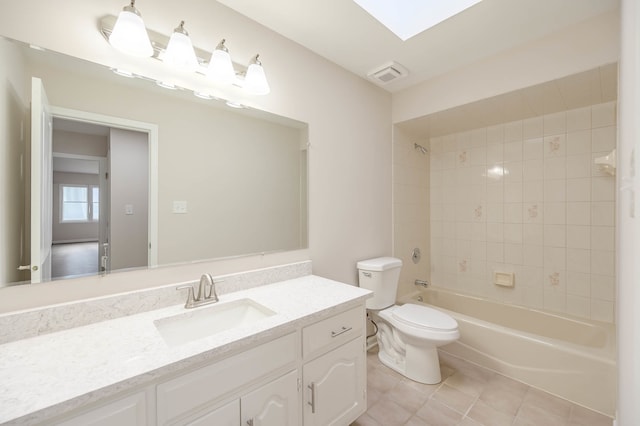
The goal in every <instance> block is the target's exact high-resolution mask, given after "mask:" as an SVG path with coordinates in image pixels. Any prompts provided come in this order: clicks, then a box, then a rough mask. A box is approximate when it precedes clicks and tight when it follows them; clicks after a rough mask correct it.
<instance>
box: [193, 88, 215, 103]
mask: <svg viewBox="0 0 640 426" xmlns="http://www.w3.org/2000/svg"><path fill="white" fill-rule="evenodd" d="M193 95H194V96H195V97H196V98H200V99H204V100H207V101H210V100H212V99H218V98H216V97H215V96H213V95H210V94H208V93H207V92H198V91H196V90H194V91H193Z"/></svg>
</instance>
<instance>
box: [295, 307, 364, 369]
mask: <svg viewBox="0 0 640 426" xmlns="http://www.w3.org/2000/svg"><path fill="white" fill-rule="evenodd" d="M364 325H365V310H364V306H363V305H362V306H358V307H356V308H353V309H350V310H348V311H346V312H342V313H340V314H337V315H334V316H332V317H330V318H327V319H325V320H322V321H319V322H317V323H315V324H312V325H310V326H307V327H305V328H303V329H302V356H303V357H304V358H308V357H310V356H313V355H314V354H316V353H319V352H321V351H323V350H325V349H330V348H334V347H337V346H339V345H341V344H343V343H345V342H348V341H349V340H351V339H353V338H354V337H356V336H358V335H361V334H362V333H363V332H364Z"/></svg>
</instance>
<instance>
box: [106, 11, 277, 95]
mask: <svg viewBox="0 0 640 426" xmlns="http://www.w3.org/2000/svg"><path fill="white" fill-rule="evenodd" d="M134 3H135V0H131V4H130V5H129V6H125V7H124V8H123V10H122V12H120V15H119V16H118V17H117V18H116V17H115V16H106V17H104V18H102V21H101V28H100V31H101V32H102V34H103V35H104V37H105V38H106V39H107V40H108V41H109V43H110V44H111V45H112V46H114V47H115V48H117V49H118V50H121V51H123V52H125V53H128V54H130V55H134V56H149V57H152V58H153V59H156V60H160V61H162V62H165V63H167V64H171V65H173V66H174V68H176V67H178V68H181V69H187V70H189V71H191V72H194V73H195V74H199V75H202V76H205V77H206V78H207V80H209V81H211V82H212V83H213V84H214V85H217V86H235V87H236V88H239V89H240V90H243V91H246V92H248V93H250V94H252V95H266V94H268V93H270V91H271V89H270V87H269V83H268V82H267V77H266V75H265V72H264V68H263V67H262V63H261V62H260V61H259V60H258V58H259V55H255V56H254V57H253V58H252V59H251V61H250V63H249V65H248V67H245V66H244V65H242V64H238V63H235V62H233V61H232V59H231V56H230V55H229V50H228V49H227V47H226V46H225V41H226V40H225V39H222V40H221V41H220V43H218V45H217V46H216V48H215V49H214V50H213V53H211V55H209V54H208V53H207V52H205V51H203V50H202V49H198V48H197V47H196V46H193V44H192V43H191V38H190V37H189V33H188V32H187V31H186V30H185V28H184V21H181V22H180V25H179V26H178V27H177V28H176V29H175V30H174V32H173V34H172V35H171V37H167V36H165V35H163V34H160V33H157V32H154V31H150V30H147V29H146V28H145V27H144V23H143V22H142V18H141V17H140V12H138V10H137V9H136V8H135V6H134ZM141 39H142V40H141ZM207 59H209V61H208V62H207ZM134 77H136V78H142V79H146V78H145V77H144V76H142V75H140V74H135V75H134ZM149 80H150V79H149ZM160 85H162V86H163V87H167V86H166V85H165V84H164V83H160ZM196 85H197V87H206V83H205V84H204V85H203V84H202V83H200V82H199V83H196ZM169 86H171V84H169ZM180 88H182V87H180ZM205 90H206V89H205Z"/></svg>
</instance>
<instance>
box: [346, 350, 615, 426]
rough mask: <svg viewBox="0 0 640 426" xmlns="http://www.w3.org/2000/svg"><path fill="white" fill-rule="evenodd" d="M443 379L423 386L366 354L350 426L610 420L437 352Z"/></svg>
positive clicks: (604, 425)
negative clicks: (357, 412)
mask: <svg viewBox="0 0 640 426" xmlns="http://www.w3.org/2000/svg"><path fill="white" fill-rule="evenodd" d="M440 364H441V371H442V377H443V381H442V382H441V383H439V384H437V385H424V384H420V383H417V382H414V381H411V380H409V379H407V378H405V377H403V376H402V375H400V374H398V373H396V372H395V371H393V370H391V369H389V368H387V367H385V366H384V365H382V364H381V363H380V361H379V360H378V354H377V349H373V350H371V351H369V353H368V355H367V374H368V377H367V390H368V397H367V407H368V409H367V412H366V413H365V414H363V415H362V416H360V418H358V420H356V421H355V422H354V423H352V424H351V426H396V425H397V426H447V425H461V426H478V425H485V426H502V425H505V426H611V424H612V420H611V419H610V418H608V417H606V416H603V415H601V414H598V413H596V412H593V411H590V410H587V409H585V408H583V407H580V406H577V405H575V404H572V403H571V402H568V401H566V400H564V399H560V398H557V397H555V396H553V395H550V394H548V393H545V392H542V391H539V390H537V389H534V388H531V387H529V386H527V385H525V384H523V383H520V382H517V381H515V380H512V379H509V378H507V377H505V376H503V375H501V374H498V373H495V372H493V371H490V370H487V369H484V368H482V367H479V366H477V365H474V364H471V363H469V362H466V361H463V360H461V359H459V358H456V357H453V356H450V355H447V354H444V353H442V352H441V353H440Z"/></svg>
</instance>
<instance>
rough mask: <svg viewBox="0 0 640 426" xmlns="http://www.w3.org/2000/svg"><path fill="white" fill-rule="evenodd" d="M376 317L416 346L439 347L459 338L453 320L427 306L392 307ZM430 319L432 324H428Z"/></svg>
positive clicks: (456, 326) (458, 332) (410, 304)
mask: <svg viewBox="0 0 640 426" xmlns="http://www.w3.org/2000/svg"><path fill="white" fill-rule="evenodd" d="M397 311H398V312H397ZM396 312H397V313H396ZM378 315H379V316H380V318H382V319H383V320H385V321H387V322H388V323H389V324H391V325H392V326H393V327H395V328H396V329H397V330H398V331H399V332H400V333H402V334H403V335H404V338H405V339H407V340H408V341H410V342H411V343H412V344H415V345H418V346H428V345H432V346H440V345H442V344H446V343H450V342H453V341H454V340H456V339H458V338H459V337H460V331H459V330H458V323H457V322H456V320H455V319H454V318H452V317H451V316H449V315H447V314H446V313H444V312H441V311H438V310H437V309H433V308H429V307H427V306H422V305H416V304H412V303H407V304H405V305H393V306H391V307H389V308H387V309H383V310H382V311H380V312H378ZM432 319H433V322H429V321H431V320H432Z"/></svg>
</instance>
